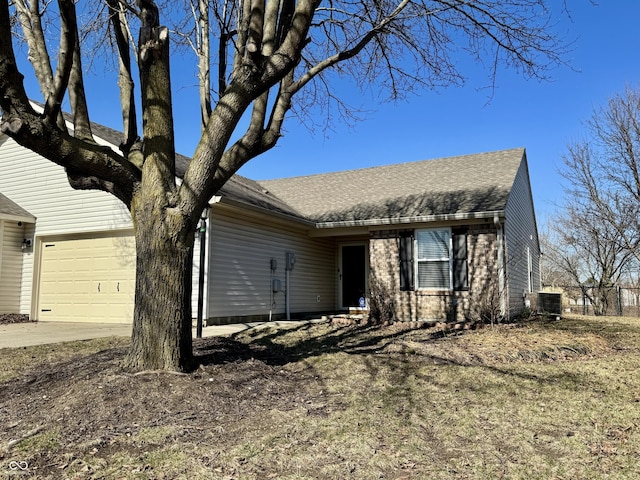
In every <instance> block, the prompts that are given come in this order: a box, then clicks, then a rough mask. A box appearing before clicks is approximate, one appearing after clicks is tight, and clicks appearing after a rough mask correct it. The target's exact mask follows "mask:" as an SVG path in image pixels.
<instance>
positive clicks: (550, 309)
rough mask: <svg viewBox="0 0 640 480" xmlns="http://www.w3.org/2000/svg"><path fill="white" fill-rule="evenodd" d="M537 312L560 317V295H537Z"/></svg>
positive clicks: (545, 293) (543, 293)
mask: <svg viewBox="0 0 640 480" xmlns="http://www.w3.org/2000/svg"><path fill="white" fill-rule="evenodd" d="M538 310H539V312H540V313H547V314H549V315H562V294H561V293H551V292H539V293H538Z"/></svg>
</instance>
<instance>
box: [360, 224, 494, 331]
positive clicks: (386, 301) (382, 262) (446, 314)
mask: <svg viewBox="0 0 640 480" xmlns="http://www.w3.org/2000/svg"><path fill="white" fill-rule="evenodd" d="M400 234H401V231H400V230H384V231H379V232H374V233H373V234H372V236H371V238H370V245H369V257H370V258H369V264H370V286H371V292H370V298H371V304H372V313H374V314H376V313H377V314H381V315H382V316H383V317H386V318H384V319H385V320H395V321H416V320H447V321H463V320H479V319H481V318H482V319H484V320H485V321H487V320H491V318H488V317H489V316H491V315H497V314H498V313H499V308H500V306H499V295H498V264H497V235H496V230H495V228H494V227H493V226H492V225H474V226H470V227H469V228H468V230H467V261H468V270H469V288H468V290H465V291H451V290H438V291H434V290H417V289H416V290H413V291H400V268H399V265H400V253H399V243H400Z"/></svg>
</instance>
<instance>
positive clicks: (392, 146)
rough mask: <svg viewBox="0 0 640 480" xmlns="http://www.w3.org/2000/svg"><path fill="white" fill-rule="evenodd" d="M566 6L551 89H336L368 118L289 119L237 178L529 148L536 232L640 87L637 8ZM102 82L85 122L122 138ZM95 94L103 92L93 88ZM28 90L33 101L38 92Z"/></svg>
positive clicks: (481, 79)
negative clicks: (573, 171)
mask: <svg viewBox="0 0 640 480" xmlns="http://www.w3.org/2000/svg"><path fill="white" fill-rule="evenodd" d="M550 3H552V4H555V5H560V4H561V3H562V2H561V1H560V0H554V1H553V2H550ZM570 3H571V5H570V8H571V9H572V10H571V20H569V19H567V18H566V17H561V15H560V12H558V15H557V19H558V22H559V24H558V28H557V30H558V32H559V33H560V34H561V35H563V36H564V37H565V38H566V39H567V40H569V41H574V43H573V45H572V46H571V52H570V53H569V54H568V55H567V57H566V60H567V61H568V62H569V63H570V65H571V67H572V68H566V67H565V68H558V69H556V70H553V71H552V72H551V77H552V80H551V81H544V82H540V81H536V80H525V79H524V78H522V77H519V76H518V75H517V74H516V73H515V72H511V71H501V72H500V73H499V75H498V78H497V83H496V89H495V91H494V92H493V95H492V98H491V99H489V91H488V90H487V89H486V88H485V87H486V86H487V85H488V83H489V79H488V76H487V72H486V71H484V70H482V68H480V66H478V65H475V64H473V63H471V64H469V65H462V66H461V68H460V70H461V73H462V74H463V75H465V76H466V77H467V83H466V84H465V85H464V86H462V87H449V88H445V89H439V90H435V91H428V90H427V91H422V92H418V94H417V95H414V96H410V97H409V98H408V100H407V101H402V102H398V103H378V102H377V101H376V100H375V99H373V98H372V97H371V96H370V95H367V94H365V95H360V94H359V93H358V92H357V90H356V89H354V88H350V87H349V86H346V87H343V86H341V90H342V91H345V92H347V94H348V95H349V103H351V104H352V105H355V106H362V108H363V109H365V110H367V115H366V119H365V120H363V121H361V122H358V123H356V124H355V125H354V126H352V127H348V126H346V125H344V124H341V123H336V124H334V125H333V128H332V130H331V131H328V132H324V131H317V132H311V131H309V130H308V129H307V128H305V127H303V126H301V125H300V124H299V122H298V121H297V119H295V118H290V119H289V120H290V121H289V122H288V123H286V124H285V130H286V132H285V136H284V137H283V138H282V139H281V140H280V142H279V144H278V145H277V146H276V147H275V148H274V149H273V150H271V151H270V152H267V153H266V154H264V155H263V156H261V157H259V158H257V159H254V160H252V161H251V162H250V163H249V164H248V165H246V166H245V167H244V168H243V169H242V170H241V172H240V173H241V174H243V175H245V176H247V177H249V178H252V179H255V180H261V179H271V178H279V177H288V176H297V175H309V174H315V173H323V172H330V171H337V170H345V169H355V168H364V167H370V166H375V165H386V164H391V163H401V162H407V161H415V160H425V159H431V158H440V157H447V156H455V155H464V154H470V153H479V152H486V151H493V150H501V149H507V148H515V147H525V148H526V149H527V156H528V160H529V170H530V175H531V183H532V188H533V195H534V203H535V206H536V211H537V215H538V222H539V224H540V225H542V224H543V223H544V222H545V221H546V219H547V218H548V216H549V215H550V214H551V212H552V211H553V210H554V208H555V207H554V205H555V204H558V203H561V201H562V189H561V177H560V175H559V174H558V173H557V169H558V167H559V166H560V164H561V157H562V155H563V154H564V153H565V151H566V146H567V144H568V142H570V141H572V140H575V139H577V138H579V137H580V136H581V135H582V134H583V133H584V132H585V128H584V121H585V120H587V119H588V118H589V117H590V115H591V113H592V111H593V109H594V108H595V107H598V106H602V105H604V104H605V103H606V101H607V99H608V98H610V97H611V96H613V95H615V94H617V93H620V92H622V91H623V89H624V88H625V86H626V85H631V86H634V87H635V86H640V61H639V60H638V58H639V56H638V49H639V48H640V29H639V28H637V22H638V21H639V20H640V1H637V0H603V1H601V2H600V5H597V6H592V4H591V2H590V1H589V0H574V1H572V2H570ZM172 62H173V63H172V72H173V73H172V74H173V80H172V81H173V86H174V89H175V93H174V98H173V100H174V105H175V115H174V116H175V123H176V146H177V149H178V151H179V152H180V153H183V154H185V155H190V154H191V153H192V152H193V150H194V148H195V145H196V143H197V141H198V136H199V131H200V127H199V114H198V110H197V108H198V107H197V87H196V85H195V84H196V80H195V77H194V76H193V75H192V73H193V72H192V71H191V70H189V69H190V68H191V67H188V68H185V67H184V66H181V65H180V62H179V59H177V58H174V59H173V60H172ZM25 73H27V74H29V73H30V72H26V71H25ZM103 74H104V72H103V71H102V70H101V71H100V72H98V71H96V72H94V73H93V75H91V74H90V75H88V76H87V78H86V79H85V80H86V83H87V84H88V85H89V92H88V100H89V108H90V114H91V119H92V120H93V121H95V122H98V123H102V124H104V125H107V126H110V127H112V128H115V129H121V120H120V113H119V105H118V102H117V98H118V96H117V95H118V93H117V86H116V84H115V80H113V79H104V80H103V78H102V77H103ZM96 85H100V88H92V87H95V86H96ZM28 91H30V92H32V94H34V97H35V98H39V97H38V96H37V94H36V92H37V89H33V88H31V89H28ZM354 188H366V185H362V186H361V187H358V186H356V185H354Z"/></svg>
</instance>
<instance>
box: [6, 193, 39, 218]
mask: <svg viewBox="0 0 640 480" xmlns="http://www.w3.org/2000/svg"><path fill="white" fill-rule="evenodd" d="M0 214H4V215H12V216H16V217H27V218H29V217H31V218H33V219H34V220H35V217H34V216H33V215H31V214H30V213H29V212H27V211H26V210H25V209H24V208H22V207H21V206H20V205H18V204H17V203H15V202H13V201H11V200H10V199H9V198H7V197H5V196H4V195H3V194H1V193H0Z"/></svg>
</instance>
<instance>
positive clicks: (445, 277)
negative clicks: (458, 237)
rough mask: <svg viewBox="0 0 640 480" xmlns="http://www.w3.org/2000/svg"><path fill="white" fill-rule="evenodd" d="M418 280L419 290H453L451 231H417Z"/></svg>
mask: <svg viewBox="0 0 640 480" xmlns="http://www.w3.org/2000/svg"><path fill="white" fill-rule="evenodd" d="M416 278H417V281H418V282H417V283H418V285H417V287H418V288H419V289H437V290H449V289H451V230H449V229H438V230H417V231H416Z"/></svg>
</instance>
